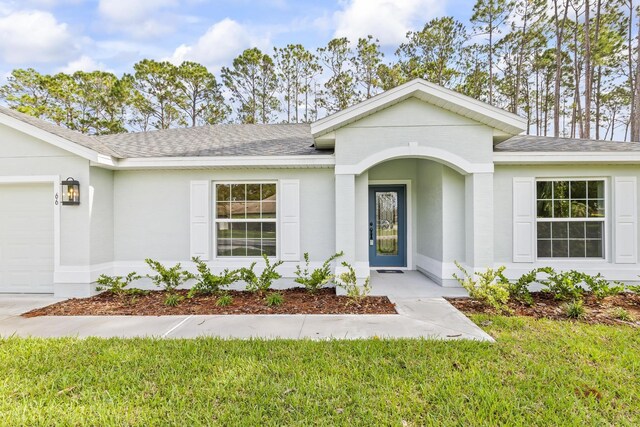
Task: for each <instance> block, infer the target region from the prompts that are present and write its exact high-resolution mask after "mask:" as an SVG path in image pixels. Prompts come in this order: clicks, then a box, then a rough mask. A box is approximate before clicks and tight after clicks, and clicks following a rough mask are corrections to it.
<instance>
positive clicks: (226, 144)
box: [97, 124, 327, 157]
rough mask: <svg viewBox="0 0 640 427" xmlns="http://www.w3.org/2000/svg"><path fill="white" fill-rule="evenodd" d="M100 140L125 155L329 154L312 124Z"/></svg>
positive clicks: (178, 131)
mask: <svg viewBox="0 0 640 427" xmlns="http://www.w3.org/2000/svg"><path fill="white" fill-rule="evenodd" d="M97 139H98V140H99V141H101V142H103V143H104V144H107V145H109V146H110V147H113V148H114V149H115V150H116V151H118V152H120V153H122V154H124V156H125V157H177V156H179V157H200V156H295V155H310V154H327V152H326V151H319V150H316V149H315V148H314V146H313V137H312V136H311V127H310V125H309V124H270V125H264V124H256V125H244V124H225V125H214V126H201V127H194V128H179V129H167V130H158V131H151V132H138V133H121V134H115V135H104V136H99V137H97Z"/></svg>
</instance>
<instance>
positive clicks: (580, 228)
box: [569, 222, 585, 239]
mask: <svg viewBox="0 0 640 427" xmlns="http://www.w3.org/2000/svg"><path fill="white" fill-rule="evenodd" d="M584 227H585V223H584V222H570V223H569V238H570V239H584Z"/></svg>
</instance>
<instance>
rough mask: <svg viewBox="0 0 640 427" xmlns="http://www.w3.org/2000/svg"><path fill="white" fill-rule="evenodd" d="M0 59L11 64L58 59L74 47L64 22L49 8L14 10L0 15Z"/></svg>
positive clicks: (68, 55)
mask: <svg viewBox="0 0 640 427" xmlns="http://www.w3.org/2000/svg"><path fill="white" fill-rule="evenodd" d="M0 34H2V37H1V38H0V59H1V60H2V61H3V62H7V63H10V64H24V63H28V64H32V63H47V62H60V61H61V60H62V61H64V60H65V59H67V58H69V57H71V56H73V55H74V54H75V53H76V51H77V46H76V45H75V44H74V39H73V37H72V35H71V33H70V32H69V29H68V27H67V24H65V23H60V22H58V21H57V20H56V18H55V17H54V16H53V15H52V14H50V13H49V12H43V11H37V10H36V11H17V12H12V13H9V14H7V15H5V16H2V17H0Z"/></svg>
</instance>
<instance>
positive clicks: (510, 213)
mask: <svg viewBox="0 0 640 427" xmlns="http://www.w3.org/2000/svg"><path fill="white" fill-rule="evenodd" d="M525 129H526V121H525V120H523V119H522V118H520V117H518V116H515V115H513V114H511V113H508V112H506V111H503V110H501V109H498V108H495V107H492V106H490V105H487V104H485V103H482V102H480V101H477V100H474V99H471V98H469V97H466V96H463V95H460V94H458V93H456V92H453V91H450V90H447V89H444V88H442V87H438V86H436V85H434V84H431V83H428V82H426V81H423V80H414V81H411V82H409V83H406V84H404V85H402V86H399V87H397V88H395V89H392V90H389V91H387V92H384V93H382V94H380V95H377V96H375V97H373V98H371V99H369V100H367V101H364V102H362V103H360V104H358V105H355V106H353V107H350V108H348V109H346V110H344V111H340V112H338V113H336V114H333V115H331V116H328V117H326V118H324V119H322V120H319V121H317V122H315V123H312V124H311V125H308V124H290V125H286V124H277V125H276V124H274V125H237V124H229V125H218V126H206V127H199V128H186V129H171V130H162V131H154V132H147V133H129V134H118V135H109V136H87V135H82V134H79V133H76V132H73V131H70V130H67V129H63V128H60V127H57V126H55V125H52V124H50V123H47V122H44V121H41V120H38V119H35V118H33V117H29V116H26V115H23V114H20V113H18V112H15V111H12V110H8V109H6V108H2V109H0V292H49V293H50V292H53V293H55V294H56V295H60V296H70V295H78V296H81V295H89V294H91V292H92V291H93V286H94V285H92V282H94V281H95V280H96V278H97V277H98V276H99V275H100V274H119V275H122V274H126V273H128V272H130V271H134V270H135V271H138V272H143V271H144V270H145V265H144V259H145V258H153V259H157V260H159V261H162V262H166V263H174V262H182V263H183V265H189V260H190V259H191V257H193V256H198V257H200V258H201V259H203V260H206V261H207V262H209V263H210V265H211V266H212V267H213V268H214V269H216V270H217V269H219V268H223V267H240V266H246V265H248V264H249V262H251V261H253V260H256V259H258V260H259V258H258V257H259V255H261V254H263V253H264V254H267V255H268V256H271V257H275V258H278V259H281V260H283V261H285V263H284V264H283V266H282V270H281V271H282V272H283V273H284V274H285V276H293V272H294V270H295V266H296V265H297V264H298V263H299V262H300V261H301V259H302V255H303V253H304V252H309V253H310V255H311V259H312V261H313V263H315V264H320V263H321V262H322V261H323V260H324V259H325V258H327V257H329V256H330V255H331V254H333V253H334V252H336V251H344V253H345V258H344V259H345V260H347V261H349V262H350V263H352V264H353V265H354V266H355V267H356V270H357V272H358V275H359V276H367V275H368V274H369V271H370V269H371V268H374V267H393V268H395V269H410V270H419V271H421V272H423V273H424V274H425V275H427V276H428V277H430V278H431V279H433V280H434V281H436V282H437V283H439V284H441V285H443V286H452V285H455V282H454V281H453V280H452V273H454V272H455V271H456V267H455V265H454V261H459V262H460V263H462V264H463V265H465V266H467V267H469V268H472V269H484V268H486V267H489V266H495V265H506V266H507V273H508V274H510V275H512V276H514V277H515V276H518V275H520V274H522V273H524V272H526V271H529V270H531V269H532V268H534V267H538V266H547V265H550V266H554V267H556V268H557V269H560V270H562V269H569V268H571V269H580V270H583V271H585V272H588V273H596V272H600V273H602V274H603V275H605V276H606V277H608V278H610V279H617V280H625V281H633V280H636V279H637V275H638V273H640V268H639V267H640V266H639V265H638V231H637V218H638V208H639V206H638V186H637V180H638V176H639V175H640V168H639V167H638V165H639V164H640V143H624V142H605V141H591V140H573V139H557V138H548V137H537V136H523V135H520V134H521V133H523V131H525ZM68 178H72V179H70V180H68V181H67V179H68ZM72 181H76V182H77V185H75V186H74V185H69V184H70V183H72ZM77 193H79V194H77ZM74 201H79V203H75V204H74Z"/></svg>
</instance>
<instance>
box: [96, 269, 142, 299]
mask: <svg viewBox="0 0 640 427" xmlns="http://www.w3.org/2000/svg"><path fill="white" fill-rule="evenodd" d="M138 279H140V276H138V274H136V272H135V271H134V272H131V273H129V274H127V275H126V276H125V277H123V276H107V275H105V274H101V275H100V277H98V280H96V283H98V286H96V290H97V291H107V292H111V293H112V294H114V295H117V296H122V295H133V294H136V293H137V292H138V291H141V290H140V289H137V288H130V289H125V288H126V287H127V286H129V285H130V284H131V282H133V281H134V280H138Z"/></svg>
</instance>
